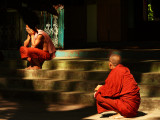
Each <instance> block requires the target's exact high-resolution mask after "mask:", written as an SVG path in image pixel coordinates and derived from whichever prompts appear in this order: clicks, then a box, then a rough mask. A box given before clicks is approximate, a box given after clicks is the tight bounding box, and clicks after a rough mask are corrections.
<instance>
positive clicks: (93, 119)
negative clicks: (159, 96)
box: [0, 99, 160, 120]
mask: <svg viewBox="0 0 160 120" xmlns="http://www.w3.org/2000/svg"><path fill="white" fill-rule="evenodd" d="M113 114H114V112H107V113H105V114H104V115H103V117H102V118H100V117H101V115H100V114H96V107H95V106H85V105H58V104H56V105H55V104H46V103H42V102H41V103H39V102H34V101H33V102H27V101H26V102H24V101H23V102H13V101H8V100H3V99H0V120H82V119H83V120H107V119H108V120H110V119H109V118H108V116H110V115H113ZM125 119H126V118H125ZM132 119H134V120H160V110H155V111H143V112H139V114H138V117H136V118H132ZM122 120H123V119H122Z"/></svg>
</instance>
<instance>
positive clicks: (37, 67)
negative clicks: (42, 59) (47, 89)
mask: <svg viewBox="0 0 160 120" xmlns="http://www.w3.org/2000/svg"><path fill="white" fill-rule="evenodd" d="M31 69H32V70H38V69H42V68H41V67H39V66H33V67H32V68H31Z"/></svg>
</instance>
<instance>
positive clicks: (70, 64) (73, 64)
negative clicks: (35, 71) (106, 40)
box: [0, 60, 160, 72]
mask: <svg viewBox="0 0 160 120" xmlns="http://www.w3.org/2000/svg"><path fill="white" fill-rule="evenodd" d="M122 64H124V65H125V66H127V67H128V68H129V69H130V70H131V71H132V72H133V71H139V72H160V62H151V61H146V62H145V61H137V62H134V61H130V60H128V61H127V62H126V61H124V62H122ZM26 66H27V62H26V61H24V60H23V61H22V60H11V61H3V62H0V68H1V69H6V68H7V69H17V68H25V67H26ZM42 68H43V69H50V70H51V69H52V70H92V71H109V67H108V61H107V60H51V61H45V63H44V64H43V67H42Z"/></svg>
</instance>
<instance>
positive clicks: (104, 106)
mask: <svg viewBox="0 0 160 120" xmlns="http://www.w3.org/2000/svg"><path fill="white" fill-rule="evenodd" d="M120 62H121V57H120V55H117V54H112V55H111V56H110V58H109V68H110V69H111V72H110V73H109V75H108V77H107V79H106V80H105V83H104V85H98V86H97V87H96V88H95V94H94V97H95V99H96V105H97V111H98V113H103V112H106V111H115V112H116V113H117V114H116V115H113V116H110V117H111V118H112V119H116V118H123V117H127V118H128V117H135V116H136V115H137V111H138V108H139V105H140V100H141V98H140V93H139V91H140V88H139V87H138V85H137V83H136V81H135V79H134V77H133V75H132V74H131V73H130V70H129V69H128V68H127V67H125V66H123V65H122V64H120Z"/></svg>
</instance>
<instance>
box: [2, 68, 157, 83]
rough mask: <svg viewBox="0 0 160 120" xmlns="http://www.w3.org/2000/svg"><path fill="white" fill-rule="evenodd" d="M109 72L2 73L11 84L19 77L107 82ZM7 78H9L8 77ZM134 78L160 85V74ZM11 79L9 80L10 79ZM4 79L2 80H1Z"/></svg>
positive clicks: (142, 74) (135, 76)
mask: <svg viewBox="0 0 160 120" xmlns="http://www.w3.org/2000/svg"><path fill="white" fill-rule="evenodd" d="M108 74H109V72H107V71H99V72H94V71H92V72H91V71H90V72H89V71H54V70H48V71H47V70H37V71H36V70H35V71H34V70H28V71H27V70H17V71H15V70H13V71H9V72H6V71H2V72H1V73H0V75H1V76H3V77H4V78H5V79H6V80H8V81H6V82H9V79H10V77H14V78H15V77H18V79H19V80H21V79H22V80H23V78H26V79H37V80H43V79H50V80H85V81H95V80H96V81H99V82H101V81H105V79H106V78H107V76H108ZM6 76H7V77H6ZM133 76H134V78H135V80H136V81H137V83H140V84H151V85H158V84H160V74H159V73H133ZM8 77H9V78H8ZM1 79H3V78H0V80H1Z"/></svg>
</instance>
